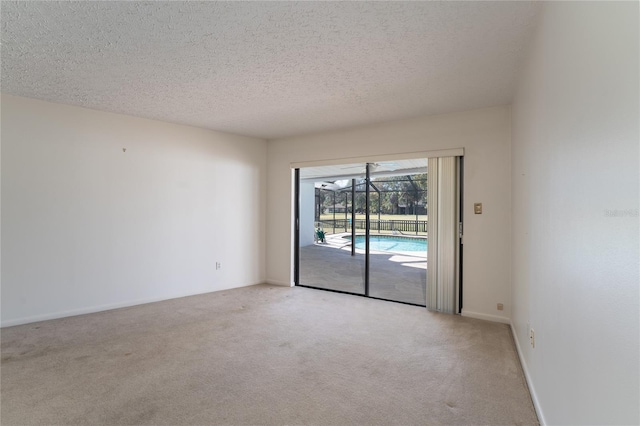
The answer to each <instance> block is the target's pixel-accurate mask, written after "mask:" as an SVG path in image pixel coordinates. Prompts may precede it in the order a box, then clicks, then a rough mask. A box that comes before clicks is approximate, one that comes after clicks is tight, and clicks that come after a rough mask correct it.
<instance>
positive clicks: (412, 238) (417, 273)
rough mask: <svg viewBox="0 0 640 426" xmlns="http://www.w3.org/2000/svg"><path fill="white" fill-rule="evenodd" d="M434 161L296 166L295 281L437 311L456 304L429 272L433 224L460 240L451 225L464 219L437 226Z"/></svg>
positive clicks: (444, 234) (424, 159) (449, 236)
mask: <svg viewBox="0 0 640 426" xmlns="http://www.w3.org/2000/svg"><path fill="white" fill-rule="evenodd" d="M429 164H431V163H430V162H429V160H428V159H426V158H423V159H410V160H396V161H385V162H375V163H373V162H371V163H354V164H343V165H336V166H320V167H309V168H302V169H297V170H296V196H295V199H296V256H295V264H296V268H295V284H296V285H300V286H305V287H313V288H320V289H326V290H333V291H340V292H345V293H351V294H357V295H363V296H367V297H373V298H377V299H384V300H392V301H397V302H403V303H409V304H414V305H420V306H425V305H426V306H428V307H429V306H430V303H431V305H433V306H436V308H435V309H440V307H441V306H444V304H446V303H449V299H448V298H444V299H443V294H439V293H438V292H437V286H438V280H439V279H440V278H439V277H440V276H441V275H439V273H438V271H437V270H436V269H433V270H432V271H430V270H429V268H437V266H436V265H435V263H434V262H431V263H428V256H427V252H428V249H429V247H430V244H429V230H430V229H431V230H432V233H433V236H434V238H437V235H438V232H439V233H440V234H441V235H442V236H443V238H445V237H446V238H448V239H451V238H454V239H455V235H453V233H452V232H449V229H448V228H447V227H448V226H449V225H451V224H453V223H454V221H457V220H458V219H457V218H456V217H453V218H448V219H447V221H445V222H444V223H445V228H442V227H440V228H438V227H434V226H433V223H431V224H430V222H429V221H430V219H431V216H430V214H429V213H430V210H431V209H434V213H435V212H437V208H438V207H437V205H436V204H437V200H438V199H439V197H440V195H442V194H439V193H438V191H439V190H438V187H437V186H434V183H437V182H438V177H437V176H435V175H434V182H430V172H431V170H429ZM433 164H434V169H435V170H438V165H439V163H438V162H437V161H436V162H434V163H433ZM439 167H440V170H444V168H443V166H442V165H440V166H439ZM453 178H455V176H454V177H453ZM440 181H441V182H445V183H448V184H450V180H443V178H442V177H440ZM449 186H450V185H449ZM430 191H434V194H429V192H430ZM447 199H448V198H447ZM429 201H430V202H431V204H432V205H431V206H430V205H429ZM447 211H453V210H452V209H451V208H449V209H448V210H447ZM436 216H437V215H436ZM445 231H446V232H445ZM454 243H455V241H453V240H452V241H450V242H449V243H448V245H452V244H454ZM434 247H435V246H434ZM447 247H448V246H447ZM436 248H437V247H436ZM445 248H446V247H445ZM452 256H453V257H455V253H454V254H453V255H452ZM434 257H436V256H434ZM455 260H456V259H453V258H452V259H448V261H449V262H455ZM443 276H444V275H443ZM428 280H431V281H433V283H432V285H431V286H428V285H427V282H428ZM448 288H449V287H447V289H448ZM450 288H453V285H451V286H450ZM429 289H432V292H431V294H429ZM447 291H448V290H447ZM430 297H431V299H432V300H430ZM438 298H439V299H438ZM436 299H438V300H439V302H438V301H437V300H436Z"/></svg>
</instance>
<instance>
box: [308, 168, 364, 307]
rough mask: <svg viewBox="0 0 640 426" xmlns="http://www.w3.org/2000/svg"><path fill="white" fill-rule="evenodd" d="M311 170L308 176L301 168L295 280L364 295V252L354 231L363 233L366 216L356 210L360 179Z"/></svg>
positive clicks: (323, 287) (314, 285) (318, 286)
mask: <svg viewBox="0 0 640 426" xmlns="http://www.w3.org/2000/svg"><path fill="white" fill-rule="evenodd" d="M349 167H350V166H349V165H347V166H346V167H345V169H346V168H349ZM354 167H355V166H354ZM357 167H358V168H360V169H362V168H363V167H364V166H363V165H358V166H357ZM306 174H307V176H309V177H305V169H301V170H300V178H299V180H298V181H299V184H298V196H297V199H298V200H299V214H298V216H299V225H298V226H299V237H298V239H299V241H298V256H299V260H298V265H299V269H298V277H297V283H296V284H297V285H300V286H305V287H314V288H321V289H327V290H336V291H342V292H347V293H353V294H361V295H364V294H365V256H364V253H365V252H364V249H362V248H360V247H359V245H358V244H356V245H353V244H352V241H353V239H354V238H353V237H354V236H355V240H356V242H357V241H358V238H359V236H360V235H363V234H364V225H363V223H364V220H362V219H359V217H360V216H362V215H358V214H357V209H358V207H357V200H356V194H357V193H356V189H357V186H358V179H355V178H351V179H348V178H342V179H336V178H332V177H331V176H327V177H322V176H314V174H316V173H315V170H307V171H306ZM362 209H364V205H363V206H362Z"/></svg>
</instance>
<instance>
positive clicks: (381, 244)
mask: <svg viewBox="0 0 640 426" xmlns="http://www.w3.org/2000/svg"><path fill="white" fill-rule="evenodd" d="M345 238H346V239H348V240H350V239H351V237H345ZM369 241H370V244H369V248H370V250H373V251H402V252H404V251H421V252H426V251H427V239H426V238H407V237H397V236H395V235H371V236H370V237H369ZM356 248H357V249H362V250H364V249H365V237H364V235H356Z"/></svg>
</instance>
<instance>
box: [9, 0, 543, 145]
mask: <svg viewBox="0 0 640 426" xmlns="http://www.w3.org/2000/svg"><path fill="white" fill-rule="evenodd" d="M536 11H537V6H536V5H535V4H534V3H531V2H142V1H135V2H106V1H105V2H93V1H82V2H66V1H65V2H8V1H3V2H2V92H4V93H9V94H14V95H20V96H26V97H31V98H37V99H44V100H48V101H53V102H59V103H66V104H73V105H80V106H83V107H87V108H94V109H99V110H104V111H112V112H118V113H124V114H130V115H135V116H141V117H148V118H154V119H158V120H164V121H170V122H177V123H183V124H189V125H194V126H199V127H205V128H210V129H215V130H220V131H225V132H231V133H237V134H243V135H251V136H257V137H261V138H267V139H272V138H277V137H283V136H292V135H299V134H306V133H313V132H318V131H324V130H333V129H339V128H345V127H352V126H358V125H364V124H369V123H374V122H381V121H389V120H396V119H402V118H409V117H417V116H421V115H427V114H439V113H446V112H452V111H462V110H468V109H473V108H479V107H486V106H494V105H502V104H509V103H510V102H511V99H512V94H513V89H514V85H515V84H514V83H515V82H514V80H515V75H516V72H517V69H518V65H519V61H520V59H521V57H522V53H523V52H522V51H523V48H524V47H525V46H526V45H527V42H528V39H529V36H530V34H531V32H532V31H531V30H532V27H533V25H534V21H535V16H536Z"/></svg>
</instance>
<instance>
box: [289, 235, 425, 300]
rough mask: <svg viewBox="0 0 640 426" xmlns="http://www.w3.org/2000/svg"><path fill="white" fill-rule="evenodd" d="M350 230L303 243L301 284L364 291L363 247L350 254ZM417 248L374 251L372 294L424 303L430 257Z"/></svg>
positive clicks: (361, 292)
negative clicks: (412, 250) (419, 253)
mask: <svg viewBox="0 0 640 426" xmlns="http://www.w3.org/2000/svg"><path fill="white" fill-rule="evenodd" d="M344 235H348V234H334V235H329V236H327V240H326V242H325V243H316V244H312V245H308V246H304V247H300V284H301V285H306V286H311V287H319V288H325V289H330V290H340V291H346V292H349V293H356V294H364V270H365V265H364V260H365V256H364V251H363V250H356V255H355V256H351V242H350V241H347V240H345V239H344V238H342V237H343V236H344ZM424 254H425V256H416V253H415V252H397V253H390V252H373V251H372V252H371V253H370V257H369V259H370V272H369V295H370V296H372V297H377V298H381V299H388V300H395V301H399V302H406V303H413V304H417V305H423V306H424V305H425V301H426V284H427V258H426V252H425V253H424Z"/></svg>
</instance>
